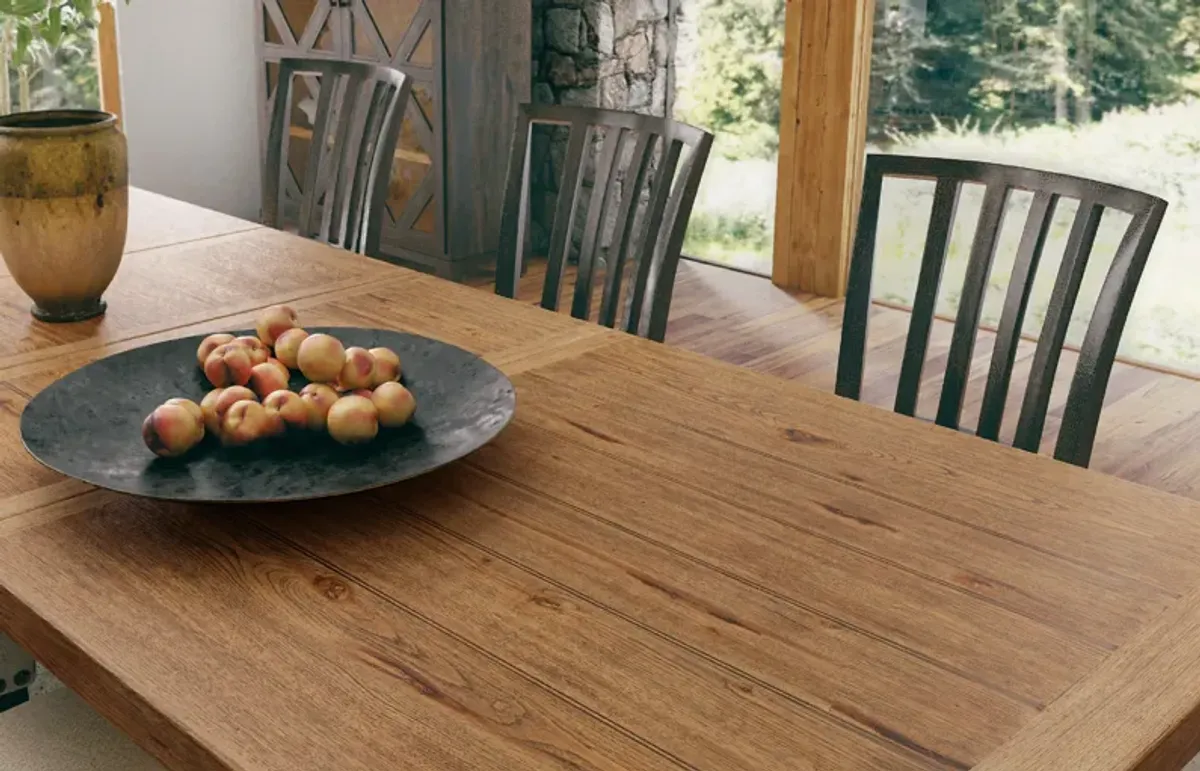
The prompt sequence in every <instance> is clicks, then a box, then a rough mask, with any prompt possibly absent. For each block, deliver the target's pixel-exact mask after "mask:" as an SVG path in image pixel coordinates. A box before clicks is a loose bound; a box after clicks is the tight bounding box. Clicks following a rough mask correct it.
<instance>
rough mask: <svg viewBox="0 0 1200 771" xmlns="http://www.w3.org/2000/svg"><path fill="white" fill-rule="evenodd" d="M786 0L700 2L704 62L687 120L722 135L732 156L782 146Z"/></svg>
mask: <svg viewBox="0 0 1200 771" xmlns="http://www.w3.org/2000/svg"><path fill="white" fill-rule="evenodd" d="M784 8H785V3H784V2H783V0H699V2H697V9H696V11H695V13H697V14H698V18H699V19H700V21H701V23H700V27H699V40H698V41H697V42H698V50H699V57H700V60H699V62H698V63H697V71H696V72H695V73H694V88H693V89H692V90H691V92H690V93H689V94H688V97H689V102H690V106H689V107H688V109H687V111H686V116H685V119H686V120H689V121H691V122H694V123H697V124H699V125H702V126H706V127H708V128H709V129H711V130H713V131H716V132H717V133H718V134H720V135H721V136H722V144H721V151H722V152H724V153H726V154H727V155H730V156H731V157H761V158H769V157H771V155H773V154H774V153H775V152H777V151H778V148H779V128H778V127H779V93H780V79H781V73H782V67H781V60H782V57H783V16H784Z"/></svg>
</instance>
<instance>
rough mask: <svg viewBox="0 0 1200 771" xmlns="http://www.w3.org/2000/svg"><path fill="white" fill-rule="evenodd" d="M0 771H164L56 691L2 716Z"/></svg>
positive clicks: (75, 700)
mask: <svg viewBox="0 0 1200 771" xmlns="http://www.w3.org/2000/svg"><path fill="white" fill-rule="evenodd" d="M0 771H165V769H164V768H163V766H161V765H159V764H158V762H156V761H155V760H154V759H153V758H151V757H150V756H149V755H147V754H146V753H145V752H144V751H142V749H141V748H139V747H138V746H137V745H136V744H134V743H133V741H132V740H131V739H129V738H128V737H126V736H125V735H124V734H122V733H121V732H120V731H118V730H117V729H116V728H114V727H113V726H112V724H110V723H109V722H108V721H107V720H105V719H104V718H103V717H102V716H101V715H100V714H99V713H98V712H96V711H95V710H93V709H92V708H91V707H89V706H88V705H87V704H85V703H84V702H83V700H82V699H80V698H79V697H78V696H77V695H75V693H73V692H72V691H70V690H68V689H66V688H59V689H57V690H55V691H52V692H50V693H47V694H45V695H42V696H35V697H34V698H33V699H31V700H30V701H29V703H27V704H23V705H21V706H19V707H16V708H14V709H11V710H9V711H7V712H4V713H2V714H0Z"/></svg>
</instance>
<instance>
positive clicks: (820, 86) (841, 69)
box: [773, 0, 875, 297]
mask: <svg viewBox="0 0 1200 771" xmlns="http://www.w3.org/2000/svg"><path fill="white" fill-rule="evenodd" d="M874 17H875V0H788V4H787V17H786V22H785V29H784V54H783V97H782V105H781V107H782V115H781V117H780V129H779V184H778V197H777V202H776V210H775V261H774V270H773V279H774V281H775V283H776V284H778V285H779V286H781V287H784V288H786V289H799V290H803V291H806V292H814V293H816V294H819V295H823V296H826V297H841V296H843V295H844V294H845V291H846V277H847V274H848V269H849V263H850V250H851V246H852V244H853V242H854V229H855V224H856V222H855V220H856V218H857V216H858V198H859V194H860V189H861V186H862V169H863V163H864V152H865V145H866V131H867V99H868V93H869V89H870V69H871V41H872V37H873V33H874Z"/></svg>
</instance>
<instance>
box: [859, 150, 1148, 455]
mask: <svg viewBox="0 0 1200 771" xmlns="http://www.w3.org/2000/svg"><path fill="white" fill-rule="evenodd" d="M885 177H905V178H918V179H932V180H935V181H936V188H935V191H934V197H933V207H932V210H931V215H930V219H929V229H928V232H927V234H926V240H925V250H924V255H923V257H922V260H921V268H920V276H919V278H918V282H917V290H916V296H915V298H914V300H913V308H912V318H911V321H910V325H909V329H908V338H907V341H906V345H905V349H904V359H903V363H902V364H901V369H900V380H899V384H898V386H897V390H896V405H895V409H896V411H897V412H900V413H903V414H906V415H913V414H914V413H915V411H916V406H917V397H918V391H919V389H920V384H921V376H922V369H923V366H924V363H925V355H926V350H927V348H928V345H929V337H930V332H931V330H932V328H933V322H934V311H935V306H936V304H937V296H938V291H939V288H940V285H941V280H942V268H943V266H944V265H945V261H946V254H947V251H948V247H949V243H950V233H951V229H952V228H953V224H954V219H955V213H956V207H957V204H958V198H959V193H960V191H961V189H962V186H963V184H964V183H977V184H981V185H984V186H985V193H984V199H983V205H982V208H981V210H980V214H979V222H978V225H977V228H976V231H975V236H974V242H973V244H972V247H971V252H970V257H969V260H968V263H967V269H966V275H965V278H964V282H963V287H962V293H961V299H960V301H959V307H958V315H957V318H956V321H955V324H954V331H953V336H952V337H951V342H950V350H949V354H948V358H947V361H946V372H945V377H944V379H943V382H942V393H941V398H940V402H939V404H938V410H937V418H936V422H937V423H938V425H942V426H946V427H949V428H954V429H957V428H959V422H960V420H961V418H962V410H963V402H964V395H965V393H966V389H967V381H968V378H969V375H970V367H971V359H972V355H973V353H974V347H975V340H976V337H977V335H978V332H979V324H980V316H981V313H982V309H983V301H984V293H985V290H986V289H987V284H988V279H989V276H990V274H991V270H992V264H993V262H994V259H995V255H996V249H997V241H998V236H999V235H1000V230H1001V227H1002V225H1003V221H1004V216H1005V210H1006V208H1007V205H1008V202H1009V199H1010V196H1011V194H1012V192H1013V191H1014V190H1024V191H1030V192H1032V193H1033V194H1034V195H1033V201H1032V204H1031V206H1030V210H1029V216H1028V218H1027V220H1026V222H1025V226H1024V230H1023V232H1022V235H1021V240H1020V243H1019V245H1018V247H1017V252H1016V256H1015V261H1014V264H1013V270H1012V279H1011V282H1010V284H1009V286H1008V289H1007V293H1006V295H1005V298H1004V304H1003V309H1002V311H1001V316H1000V323H999V327H998V328H997V331H996V340H995V348H994V350H993V352H992V358H991V365H990V368H989V371H988V378H987V384H986V386H985V389H984V397H983V405H982V408H981V412H980V416H979V424H978V427H977V430H976V433H977V434H978V435H979V436H981V437H983V438H985V439H990V440H993V441H994V440H997V439H998V438H999V435H1000V427H1001V422H1002V420H1003V417H1004V407H1005V402H1006V401H1007V397H1008V392H1009V386H1010V384H1011V380H1012V375H1013V367H1014V363H1015V361H1016V357H1017V348H1018V344H1019V343H1020V339H1021V330H1022V327H1023V325H1024V321H1025V315H1026V310H1027V308H1028V305H1029V299H1030V294H1031V292H1032V289H1033V284H1034V279H1035V278H1036V275H1037V270H1038V264H1039V262H1040V260H1041V257H1042V251H1043V249H1044V248H1045V245H1046V241H1047V237H1048V235H1049V232H1050V226H1051V221H1052V219H1053V217H1054V212H1055V209H1056V207H1057V206H1058V204H1059V202H1060V200H1061V199H1063V198H1067V199H1077V200H1078V201H1079V208H1078V210H1077V213H1076V215H1075V219H1074V223H1073V225H1072V227H1071V231H1070V235H1069V236H1068V239H1067V244H1066V249H1065V252H1064V254H1063V259H1062V264H1061V267H1060V268H1059V270H1058V274H1057V276H1056V280H1055V283H1054V288H1053V290H1052V294H1051V298H1050V305H1049V308H1048V310H1047V312H1046V317H1045V320H1044V323H1043V325H1042V329H1041V334H1040V336H1039V339H1038V343H1037V348H1036V350H1035V352H1034V357H1033V362H1032V368H1031V372H1030V376H1029V381H1028V384H1027V385H1026V390H1025V394H1024V399H1023V403H1022V407H1021V413H1020V416H1019V419H1018V423H1017V429H1016V434H1015V438H1014V441H1013V445H1014V446H1016V447H1018V448H1020V449H1023V450H1028V451H1030V452H1037V451H1038V449H1039V447H1040V445H1041V441H1042V433H1043V430H1044V428H1045V423H1046V413H1047V410H1048V408H1049V404H1050V391H1051V388H1052V387H1053V385H1054V378H1055V373H1056V371H1057V368H1058V363H1059V358H1060V356H1061V354H1062V348H1063V345H1064V342H1065V340H1066V336H1067V329H1068V327H1069V325H1070V322H1071V316H1072V314H1073V312H1074V309H1075V303H1076V300H1077V298H1078V295H1079V288H1080V284H1081V283H1082V281H1083V275H1084V270H1085V268H1086V267H1087V263H1088V259H1089V257H1090V256H1091V253H1092V249H1093V246H1094V243H1095V239H1096V232H1097V230H1098V228H1099V226H1100V220H1101V216H1102V215H1103V213H1104V210H1105V209H1114V210H1119V211H1123V212H1125V213H1127V214H1129V215H1131V216H1132V219H1131V221H1130V223H1129V226H1128V228H1127V229H1126V231H1125V234H1124V237H1123V238H1122V240H1121V243H1120V246H1119V247H1118V248H1117V251H1116V254H1115V256H1114V257H1113V262H1112V265H1111V267H1110V268H1109V270H1108V273H1107V276H1106V277H1105V280H1104V283H1103V286H1102V288H1101V290H1100V294H1099V298H1098V300H1097V304H1096V307H1095V309H1094V311H1093V312H1092V317H1091V322H1090V323H1089V325H1088V328H1087V331H1086V333H1085V335H1084V339H1083V343H1082V346H1081V347H1080V350H1079V359H1078V363H1077V365H1076V370H1075V375H1074V378H1073V380H1072V383H1071V390H1070V392H1069V394H1068V397H1067V404H1066V411H1065V413H1064V415H1063V423H1062V429H1061V431H1060V433H1059V438H1058V443H1057V445H1056V447H1055V453H1054V455H1055V457H1056V458H1058V459H1059V460H1062V461H1066V462H1068V463H1073V464H1075V465H1079V466H1087V465H1088V463H1089V462H1090V460H1091V454H1092V445H1093V443H1094V441H1095V438H1096V426H1097V424H1098V423H1099V420H1100V410H1101V407H1102V406H1103V403H1104V393H1105V390H1106V389H1107V387H1108V379H1109V375H1110V374H1111V372H1112V367H1113V361H1114V359H1115V357H1116V353H1117V346H1118V344H1119V342H1120V339H1121V333H1122V331H1123V330H1124V328H1125V321H1126V318H1127V317H1128V315H1129V307H1130V305H1131V304H1132V302H1133V297H1134V293H1135V292H1136V290H1137V285H1138V281H1139V280H1140V279H1141V276H1142V271H1143V269H1144V268H1145V265H1146V259H1147V257H1148V256H1149V254H1150V249H1151V247H1152V246H1153V244H1154V239H1155V237H1156V236H1157V234H1158V230H1159V226H1160V225H1161V224H1162V219H1163V215H1164V214H1165V213H1166V209H1167V203H1166V202H1165V201H1163V200H1162V199H1160V198H1156V197H1154V196H1151V195H1147V194H1145V193H1140V192H1137V191H1134V190H1128V189H1126V188H1122V187H1118V186H1115V185H1109V184H1104V183H1100V182H1094V181H1091V180H1086V179H1079V178H1076V177H1071V176H1067V175H1064V174H1053V173H1049V172H1044V171H1035V170H1032V169H1024V168H1018V167H1012V166H1002V165H997V164H991V163H981V162H974V161H960V160H949V159H939V158H920V157H906V156H891V155H871V156H870V157H868V159H867V165H866V175H865V180H864V186H863V197H862V209H861V213H860V217H859V224H858V236H857V239H856V241H855V245H854V255H853V258H852V261H851V265H850V281H849V287H848V289H847V296H846V314H845V323H844V326H843V332H842V345H841V352H840V355H839V359H838V373H837V389H836V390H837V393H838V394H839V395H841V396H846V397H849V398H852V399H858V398H859V397H860V395H861V391H862V382H863V366H864V358H865V355H866V343H867V319H868V316H869V314H870V310H871V278H872V274H873V272H874V260H875V241H876V235H877V231H878V225H879V208H880V200H881V196H882V190H883V181H884V178H885Z"/></svg>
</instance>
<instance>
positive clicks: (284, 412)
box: [263, 391, 308, 428]
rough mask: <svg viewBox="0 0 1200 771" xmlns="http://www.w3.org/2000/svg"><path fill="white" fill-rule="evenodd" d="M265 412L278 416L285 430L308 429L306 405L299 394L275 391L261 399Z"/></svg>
mask: <svg viewBox="0 0 1200 771" xmlns="http://www.w3.org/2000/svg"><path fill="white" fill-rule="evenodd" d="M263 407H266V408H267V412H269V413H271V414H273V415H278V416H279V419H280V420H282V421H283V424H284V426H285V427H287V428H308V405H307V404H305V402H304V400H303V399H301V398H300V394H297V393H293V392H291V391H275V392H273V393H271V394H270V395H268V396H267V398H266V399H263Z"/></svg>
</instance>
